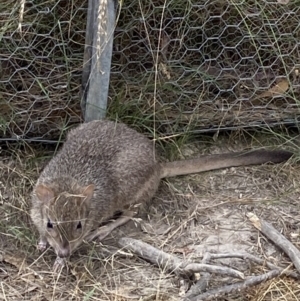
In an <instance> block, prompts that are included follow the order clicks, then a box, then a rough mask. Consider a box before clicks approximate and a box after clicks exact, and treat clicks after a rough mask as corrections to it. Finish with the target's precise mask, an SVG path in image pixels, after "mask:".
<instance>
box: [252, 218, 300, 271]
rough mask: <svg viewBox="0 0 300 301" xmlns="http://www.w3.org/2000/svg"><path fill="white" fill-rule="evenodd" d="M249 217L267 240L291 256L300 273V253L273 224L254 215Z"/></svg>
mask: <svg viewBox="0 0 300 301" xmlns="http://www.w3.org/2000/svg"><path fill="white" fill-rule="evenodd" d="M247 217H248V218H249V220H250V221H251V222H252V224H253V226H254V227H255V228H257V229H258V230H259V231H261V232H262V233H263V234H264V235H265V236H266V237H267V238H269V239H270V240H272V241H273V242H274V243H275V245H276V246H278V247H280V248H281V249H282V250H283V251H284V252H285V253H286V254H287V255H288V256H289V258H290V259H291V261H292V262H293V264H294V266H295V267H296V269H297V271H298V272H299V273H300V251H299V250H298V249H297V248H296V247H295V246H294V245H293V244H292V243H291V242H290V241H289V240H287V239H286V238H285V237H284V236H283V235H282V234H280V233H279V232H278V231H277V230H276V229H275V228H274V227H273V226H272V225H271V224H269V223H267V222H266V221H264V220H262V219H259V218H258V217H257V216H256V215H255V214H253V213H248V214H247Z"/></svg>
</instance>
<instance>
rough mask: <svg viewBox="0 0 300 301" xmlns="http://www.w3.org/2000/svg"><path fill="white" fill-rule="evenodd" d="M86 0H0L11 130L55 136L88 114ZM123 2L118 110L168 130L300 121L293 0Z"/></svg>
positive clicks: (114, 83) (115, 67)
mask: <svg viewBox="0 0 300 301" xmlns="http://www.w3.org/2000/svg"><path fill="white" fill-rule="evenodd" d="M22 3H24V9H23V10H22ZM87 5H88V1H83V0H73V1H66V0H55V1H33V0H32V1H24V0H22V1H18V2H17V3H16V2H12V1H9V0H5V1H1V3H0V28H1V30H0V53H1V55H0V69H1V74H0V110H1V113H0V135H1V136H2V137H5V138H12V139H14V138H18V137H21V138H26V137H27V138H28V137H36V138H38V139H57V138H58V137H59V136H60V135H61V133H62V132H63V130H64V129H65V128H66V127H68V126H69V125H72V124H74V123H78V122H79V121H81V108H80V101H81V95H82V94H81V75H82V62H83V54H84V41H85V26H86V16H87ZM117 14H118V21H117V25H116V29H115V37H114V49H113V58H112V65H111V79H110V90H109V107H108V116H109V117H114V118H115V117H118V118H119V119H121V120H123V121H125V122H128V123H129V122H130V123H135V122H142V123H143V124H145V125H146V126H147V125H148V124H149V125H150V126H153V123H154V122H155V125H156V129H157V130H158V131H161V132H164V133H166V134H168V133H172V134H174V133H178V132H183V131H186V130H191V129H193V130H198V131H208V130H217V129H229V128H240V127H245V126H247V127H248V126H251V127H252V126H260V125H262V124H268V125H274V124H283V123H297V122H298V113H299V103H298V99H299V91H300V82H299V64H300V63H299V44H300V22H299V21H300V6H299V4H298V2H297V1H296V0H295V1H288V0H278V1H268V0H264V1H258V0H209V1H203V0H187V1H181V0H166V1H161V0H155V1H154V0H152V1H148V0H133V1H124V2H120V3H119V11H118V13H117Z"/></svg>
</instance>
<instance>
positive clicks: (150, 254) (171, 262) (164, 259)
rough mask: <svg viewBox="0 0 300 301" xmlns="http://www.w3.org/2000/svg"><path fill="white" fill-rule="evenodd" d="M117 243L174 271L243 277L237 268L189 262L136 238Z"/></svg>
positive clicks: (124, 239)
mask: <svg viewBox="0 0 300 301" xmlns="http://www.w3.org/2000/svg"><path fill="white" fill-rule="evenodd" d="M119 244H120V246H121V247H123V248H126V249H128V250H130V251H132V252H134V253H135V254H137V255H138V256H140V257H142V258H144V259H145V260H147V261H150V262H151V263H153V264H156V265H158V266H160V267H162V268H166V269H167V270H169V271H176V272H181V273H184V274H191V273H197V272H200V271H201V272H209V273H214V274H221V275H226V276H230V277H234V278H240V279H244V278H245V276H244V274H243V273H241V272H239V271H237V270H234V269H231V268H227V267H221V266H217V265H209V264H203V263H190V262H188V261H185V260H181V259H180V258H178V257H176V256H174V255H171V254H168V253H166V252H163V251H160V250H158V249H156V248H154V247H153V246H150V245H149V244H147V243H144V242H142V241H139V240H136V239H132V238H128V237H124V238H121V239H119Z"/></svg>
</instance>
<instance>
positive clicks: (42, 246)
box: [37, 238, 47, 251]
mask: <svg viewBox="0 0 300 301" xmlns="http://www.w3.org/2000/svg"><path fill="white" fill-rule="evenodd" d="M46 248H47V240H45V239H42V238H41V239H40V241H39V242H38V244H37V249H38V250H39V251H45V250H46Z"/></svg>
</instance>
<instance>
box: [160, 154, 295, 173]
mask: <svg viewBox="0 0 300 301" xmlns="http://www.w3.org/2000/svg"><path fill="white" fill-rule="evenodd" d="M292 155H293V153H292V152H289V151H285V150H263V149H261V150H252V151H244V152H233V153H226V154H219V155H209V156H203V157H200V158H194V159H188V160H180V161H173V162H166V163H161V170H162V174H161V178H167V177H174V176H179V175H187V174H192V173H200V172H204V171H209V170H215V169H222V168H226V167H233V166H247V165H259V164H264V163H280V162H283V161H287V160H288V159H289V158H290V157H291V156H292Z"/></svg>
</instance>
